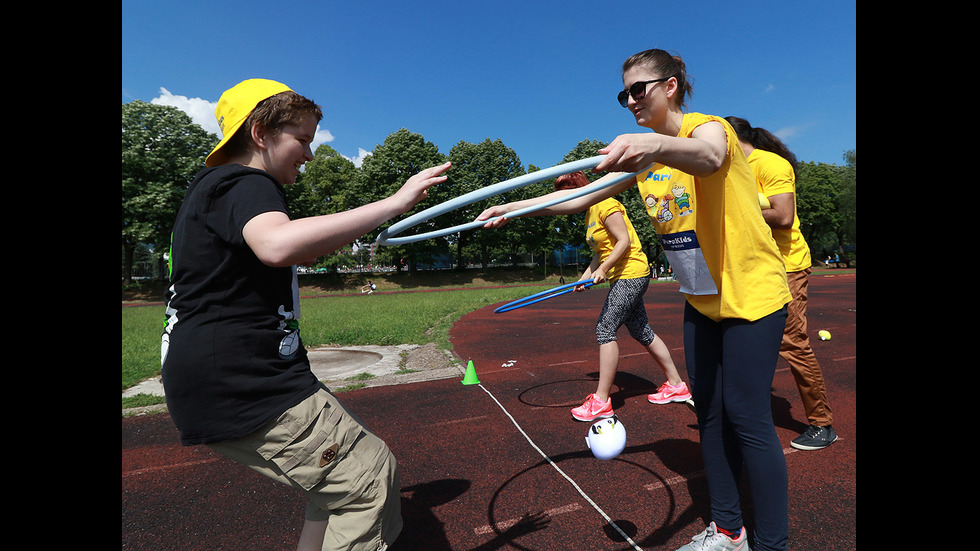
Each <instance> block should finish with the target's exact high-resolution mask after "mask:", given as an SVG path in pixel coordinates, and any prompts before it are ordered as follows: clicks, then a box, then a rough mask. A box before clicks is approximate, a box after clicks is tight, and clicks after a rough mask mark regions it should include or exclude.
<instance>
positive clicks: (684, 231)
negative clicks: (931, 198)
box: [636, 164, 718, 295]
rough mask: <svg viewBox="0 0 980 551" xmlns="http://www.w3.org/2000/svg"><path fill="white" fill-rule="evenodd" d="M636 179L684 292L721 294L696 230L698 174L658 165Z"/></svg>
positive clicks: (668, 259) (648, 213)
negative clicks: (695, 184)
mask: <svg viewBox="0 0 980 551" xmlns="http://www.w3.org/2000/svg"><path fill="white" fill-rule="evenodd" d="M636 181H637V189H638V190H639V191H640V196H641V197H643V202H644V203H645V204H646V209H647V215H648V216H649V217H650V221H651V222H653V227H654V229H656V231H657V236H658V238H659V239H660V244H661V245H662V246H663V248H664V255H665V256H666V257H667V261H668V262H670V266H671V269H672V270H673V272H674V276H675V277H676V278H677V281H679V282H680V284H681V289H680V291H681V292H682V293H687V294H691V295H713V294H717V293H718V288H717V287H716V286H715V282H714V279H712V277H711V273H710V272H709V271H708V265H707V263H706V262H705V260H704V254H703V253H702V252H701V245H700V243H698V236H697V233H695V228H696V220H697V214H696V213H697V202H696V200H695V195H694V177H693V176H691V175H690V174H687V173H685V172H681V171H679V170H674V169H673V168H671V167H668V166H663V165H659V164H655V165H653V166H652V167H650V170H648V171H647V172H646V174H645V175H643V176H637V177H636Z"/></svg>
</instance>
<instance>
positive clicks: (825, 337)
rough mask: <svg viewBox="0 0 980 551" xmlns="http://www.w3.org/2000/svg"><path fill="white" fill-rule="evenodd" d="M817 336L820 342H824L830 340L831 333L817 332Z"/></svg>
mask: <svg viewBox="0 0 980 551" xmlns="http://www.w3.org/2000/svg"><path fill="white" fill-rule="evenodd" d="M817 335H818V336H819V337H820V340H822V341H829V340H830V331H826V330H823V329H821V330H820V331H817Z"/></svg>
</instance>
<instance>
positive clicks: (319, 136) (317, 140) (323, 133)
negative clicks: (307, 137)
mask: <svg viewBox="0 0 980 551" xmlns="http://www.w3.org/2000/svg"><path fill="white" fill-rule="evenodd" d="M332 141H333V134H332V133H330V131H329V130H320V125H319V124H318V125H316V134H314V135H313V144H312V145H310V149H311V150H313V151H316V148H317V147H319V146H320V145H322V144H325V143H329V142H332Z"/></svg>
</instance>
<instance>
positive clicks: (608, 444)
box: [585, 415, 626, 461]
mask: <svg viewBox="0 0 980 551" xmlns="http://www.w3.org/2000/svg"><path fill="white" fill-rule="evenodd" d="M585 443H586V445H587V446H588V447H589V449H590V450H592V455H594V456H596V458H597V459H602V460H603V461H606V460H609V459H614V458H616V457H617V456H618V455H619V454H621V453H623V450H624V449H626V427H624V426H623V424H622V423H621V422H620V421H619V417H616V416H615V415H613V416H612V417H609V418H607V419H602V420H599V421H596V422H595V423H593V424H592V426H591V427H589V435H588V436H586V438H585Z"/></svg>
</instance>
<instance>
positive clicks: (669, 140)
mask: <svg viewBox="0 0 980 551" xmlns="http://www.w3.org/2000/svg"><path fill="white" fill-rule="evenodd" d="M622 71H623V73H622V77H623V90H621V91H620V92H619V97H618V99H619V103H620V105H622V106H623V107H624V108H628V109H629V111H630V113H631V114H632V115H633V117H634V118H635V120H636V124H637V125H639V126H642V127H644V128H647V129H649V130H652V132H642V133H636V134H623V135H621V136H617V137H616V139H614V140H613V141H612V142H611V143H610V144H609V145H608V146H606V147H605V148H603V149H601V150H599V153H600V154H604V155H605V158H604V159H603V160H602V161H601V162H600V163H599V164H598V165H596V167H595V168H594V169H593V171H594V172H602V171H618V172H619V175H621V174H622V173H623V172H633V173H638V174H637V177H636V180H635V181H631V180H627V181H625V182H623V183H622V184H618V185H613V186H610V187H608V188H606V189H603V190H599V191H596V192H595V193H591V194H588V195H586V196H583V197H580V198H576V199H572V200H570V201H566V202H564V203H560V204H557V205H554V206H552V207H549V208H546V209H542V210H539V211H536V212H535V213H533V214H532V215H538V216H544V215H557V214H572V213H576V212H581V211H583V210H585V208H587V207H588V206H589V205H592V204H595V203H598V202H599V201H601V200H603V199H605V198H607V197H612V196H613V195H616V194H618V193H621V192H623V191H625V190H626V189H628V188H629V187H631V186H633V185H634V184H635V185H636V186H637V188H638V190H639V191H640V196H641V198H642V199H643V200H644V202H645V203H646V206H647V213H648V214H649V215H650V221H651V222H652V223H653V225H654V228H655V229H656V230H657V234H658V235H659V238H660V242H661V244H662V245H663V246H664V250H665V253H666V255H667V258H668V261H669V262H670V265H671V269H672V271H673V273H674V274H675V276H676V277H677V279H678V281H679V282H680V284H681V287H680V291H681V292H682V293H683V294H684V297H685V299H686V304H685V308H684V356H685V363H686V367H687V372H688V381H689V384H690V388H691V393H692V394H693V396H694V404H695V410H696V411H697V416H698V431H699V433H700V435H701V452H702V456H703V459H704V465H705V473H706V479H707V482H708V490H709V493H710V507H711V517H712V520H711V523H710V524H709V525H708V527H707V528H706V529H705V530H704V531H703V532H702V533H701V534H699V535H698V536H696V537H695V538H694V541H692V543H690V544H688V545H686V546H684V547H682V548H681V550H682V551H688V550H690V549H721V548H722V547H721V546H722V545H730V546H741V545H742V544H743V542H745V541H746V531H745V528H744V526H743V524H742V523H743V519H742V512H741V511H742V508H741V497H742V496H741V490H740V488H739V485H740V477H741V473H742V470H743V468H744V470H745V471H746V472H747V474H748V476H747V477H746V479H747V480H748V483H749V485H750V486H751V492H750V493H751V496H752V500H753V505H754V512H755V515H754V518H755V538H754V539H755V542H754V545H753V548H754V549H756V550H757V551H774V550H785V549H786V548H787V544H788V539H789V508H788V499H789V498H788V494H789V481H788V479H787V472H786V459H785V457H784V454H783V449H782V445H781V443H780V441H779V437H778V436H777V434H776V428H775V425H774V424H773V420H772V407H771V403H770V400H771V392H770V389H771V385H772V379H773V375H774V374H775V371H776V362H777V361H778V359H779V345H780V341H781V340H782V334H783V329H784V327H785V324H786V305H787V303H789V302H790V300H791V298H792V297H791V296H790V292H789V287H788V285H787V282H786V269H785V267H784V266H783V260H782V257H781V256H780V254H779V250H778V249H777V248H776V243H775V241H773V239H772V234H771V232H770V230H769V227H768V226H767V225H766V222H765V220H764V219H763V218H762V211H761V210H760V208H759V199H758V192H757V191H756V183H755V178H754V176H753V175H752V169H751V168H750V167H749V164H748V162H747V161H746V160H745V153H744V152H743V151H742V148H741V146H740V145H739V142H738V137H737V136H736V134H735V131H734V130H733V129H732V127H731V125H730V124H728V122H727V121H725V119H723V118H721V117H717V116H711V115H704V114H700V113H685V112H684V104H685V101H684V100H685V96H687V95H688V94H690V93H691V92H692V88H691V85H690V83H688V80H687V71H686V67H685V65H684V62H683V60H682V59H681V58H680V57H675V56H672V55H670V54H669V53H667V52H665V51H663V50H658V49H652V50H646V51H643V52H639V53H637V54H635V55H633V56H631V57H630V58H629V59H627V60H626V61H625V62H624V63H623V68H622ZM641 171H642V172H641ZM616 176H617V175H616V174H611V175H609V176H606V177H604V178H601V179H600V180H598V181H597V182H595V184H596V185H597V187H598V185H599V183H600V182H602V181H603V180H604V179H605V178H611V177H616ZM568 193H569V192H567V191H555V192H553V193H550V194H548V195H546V196H544V197H539V198H536V199H531V200H528V201H517V202H514V203H509V204H506V205H500V206H496V207H491V208H489V209H487V210H485V211H484V212H483V213H481V214H480V216H478V217H477V219H479V220H488V219H490V218H492V217H494V219H493V220H488V221H487V223H486V224H485V227H488V228H494V227H499V226H502V225H503V224H506V223H507V219H506V214H507V213H508V212H512V211H514V210H516V209H519V208H524V207H526V206H530V205H534V204H538V203H540V202H543V201H550V200H552V199H555V198H559V197H561V196H563V195H567V194H568ZM726 548H727V547H726Z"/></svg>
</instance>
